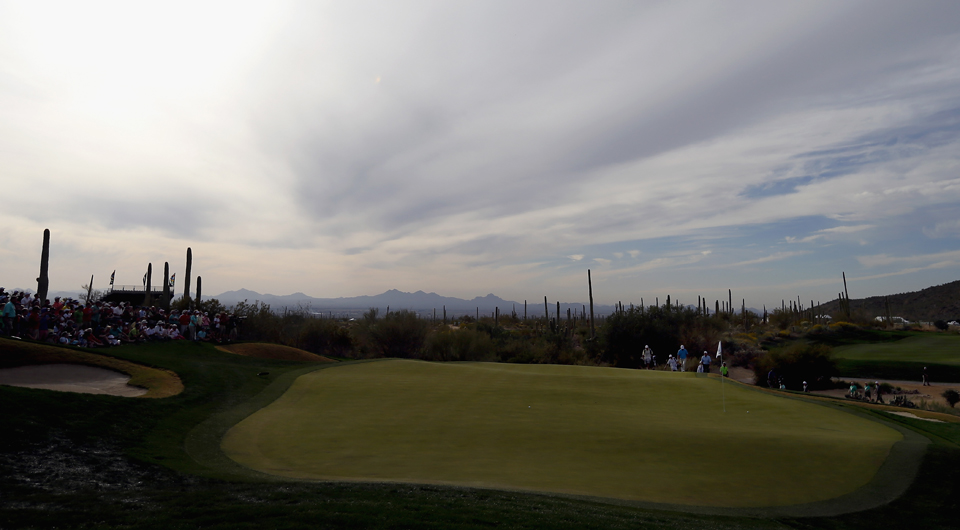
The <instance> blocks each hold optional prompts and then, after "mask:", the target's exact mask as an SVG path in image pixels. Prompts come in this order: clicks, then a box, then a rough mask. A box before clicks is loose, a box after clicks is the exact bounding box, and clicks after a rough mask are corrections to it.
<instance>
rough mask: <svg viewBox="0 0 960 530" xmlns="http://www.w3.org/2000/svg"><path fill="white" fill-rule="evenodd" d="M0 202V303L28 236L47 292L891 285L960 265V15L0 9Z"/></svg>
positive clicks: (785, 290) (606, 292)
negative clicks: (186, 285)
mask: <svg viewBox="0 0 960 530" xmlns="http://www.w3.org/2000/svg"><path fill="white" fill-rule="evenodd" d="M0 186H2V191H0V196H2V197H3V203H2V206H0V285H3V286H6V287H7V288H8V289H9V288H13V287H27V288H33V289H36V277H37V275H38V271H39V261H40V250H41V243H42V233H43V230H44V229H45V228H49V229H50V231H51V234H52V235H51V262H50V288H51V290H70V289H75V290H77V289H79V287H80V286H81V285H82V284H86V283H87V282H88V281H89V278H90V275H94V287H95V288H104V287H106V286H107V283H108V281H109V276H110V274H111V272H113V271H114V270H116V282H117V283H118V284H139V283H140V282H141V280H142V277H143V274H144V272H145V271H146V267H147V264H148V263H152V264H153V268H154V271H158V270H162V268H163V263H164V262H169V264H170V268H171V272H174V273H177V274H178V277H180V278H182V277H183V269H184V266H185V253H186V248H187V247H191V248H192V252H193V275H194V276H196V275H200V276H202V277H203V292H204V294H206V295H210V294H216V293H220V292H224V291H228V290H234V289H240V288H246V289H251V290H254V291H258V292H261V293H271V294H278V295H282V294H289V293H293V292H303V293H306V294H308V295H310V296H315V297H339V296H357V295H368V294H377V293H380V292H383V291H385V290H387V289H400V290H402V291H416V290H424V291H427V292H437V293H439V294H442V295H444V296H456V297H461V298H473V297H474V296H482V295H485V294H487V293H494V294H496V295H498V296H501V297H503V298H506V299H512V300H524V299H530V300H536V299H539V298H540V297H542V296H545V295H546V296H548V297H549V298H550V300H561V301H565V302H567V301H569V302H581V301H584V300H586V299H587V270H588V269H590V270H591V274H592V277H593V286H594V294H595V298H596V300H597V301H598V302H600V303H613V302H616V301H623V302H624V303H627V302H634V303H639V301H640V298H641V297H643V298H644V299H645V301H647V302H648V301H649V300H651V299H652V298H654V297H660V298H661V299H663V298H665V297H666V295H668V294H669V295H672V296H673V299H674V300H680V301H681V302H682V303H692V304H696V299H697V297H698V296H704V297H706V298H707V299H709V300H713V299H717V298H720V299H725V298H726V297H727V290H728V289H731V290H732V291H733V297H734V298H735V299H746V303H747V305H748V306H753V307H760V306H761V305H764V304H765V305H767V306H768V307H769V306H773V305H777V306H778V305H779V304H780V300H781V299H784V298H786V299H796V297H797V296H799V297H800V298H801V299H802V300H804V301H805V302H804V303H805V304H806V303H807V302H808V301H810V300H815V301H824V302H825V301H827V300H830V299H832V298H836V295H837V293H838V292H840V291H841V290H842V289H843V281H842V277H841V275H842V273H844V272H845V273H846V276H847V280H848V286H849V290H850V296H851V297H852V298H861V297H865V296H873V295H882V294H893V293H898V292H906V291H914V290H919V289H922V288H925V287H928V286H931V285H937V284H942V283H947V282H950V281H954V280H957V279H960V3H958V2H949V1H948V2H924V1H918V2H885V1H866V2H859V1H852V0H850V1H844V2H834V1H823V2H817V1H807V0H805V1H797V2H791V1H780V2H769V1H757V2H750V1H733V2H698V1H669V2H668V1H664V2H655V1H647V2H636V1H628V2H615V1H607V2H583V1H581V2H566V1H560V0H549V1H542V2H540V1H529V2H516V1H502V2H501V1H493V0H484V1H477V2H469V1H464V2H441V1H437V2H422V1H415V0H411V1H405V2H385V1H384V2H365V1H350V2H322V1H310V2H278V1H271V2H251V3H244V2H238V1H229V2H196V1H190V2H172V1H164V2H156V3H149V2H94V1H90V2H44V1H29V2H28V1H17V2H3V1H0ZM154 277H155V278H156V277H157V276H156V272H155V276H154ZM194 285H195V281H194ZM181 287H182V283H180V284H179V285H178V286H177V290H178V291H179V290H180V288H181ZM738 301H739V300H738ZM737 305H739V304H737Z"/></svg>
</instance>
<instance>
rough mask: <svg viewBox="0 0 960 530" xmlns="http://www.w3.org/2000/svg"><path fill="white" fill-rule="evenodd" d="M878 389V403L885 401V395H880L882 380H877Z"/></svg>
mask: <svg viewBox="0 0 960 530" xmlns="http://www.w3.org/2000/svg"><path fill="white" fill-rule="evenodd" d="M876 389H877V403H883V397H882V396H881V395H880V381H877V382H876Z"/></svg>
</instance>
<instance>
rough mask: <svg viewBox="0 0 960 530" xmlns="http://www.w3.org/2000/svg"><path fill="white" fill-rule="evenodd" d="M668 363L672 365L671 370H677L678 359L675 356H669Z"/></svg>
mask: <svg viewBox="0 0 960 530" xmlns="http://www.w3.org/2000/svg"><path fill="white" fill-rule="evenodd" d="M667 365H669V366H670V371H671V372H676V371H677V360H676V359H674V358H673V355H671V356H670V357H668V358H667Z"/></svg>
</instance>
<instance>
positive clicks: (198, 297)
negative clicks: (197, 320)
mask: <svg viewBox="0 0 960 530" xmlns="http://www.w3.org/2000/svg"><path fill="white" fill-rule="evenodd" d="M196 300H197V304H198V305H197V307H199V304H201V303H202V302H203V298H201V297H200V277H199V276H197V298H196Z"/></svg>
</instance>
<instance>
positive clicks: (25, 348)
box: [0, 339, 183, 398]
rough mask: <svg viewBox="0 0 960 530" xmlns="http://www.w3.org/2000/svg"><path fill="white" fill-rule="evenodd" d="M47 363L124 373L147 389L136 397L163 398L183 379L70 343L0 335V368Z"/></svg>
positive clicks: (172, 393) (178, 389) (178, 387)
mask: <svg viewBox="0 0 960 530" xmlns="http://www.w3.org/2000/svg"><path fill="white" fill-rule="evenodd" d="M50 364H68V365H74V366H76V365H83V366H92V367H98V368H105V369H107V370H112V371H114V372H120V373H121V374H126V375H128V376H130V379H129V381H127V382H125V384H127V385H132V386H134V387H140V388H143V389H146V392H145V393H143V394H142V395H140V396H138V397H145V398H165V397H170V396H175V395H177V394H179V393H180V392H183V382H182V381H180V377H178V376H177V374H175V373H173V372H171V371H169V370H163V369H160V368H152V367H149V366H144V365H142V364H137V363H133V362H130V361H125V360H123V359H117V358H116V357H110V356H108V355H98V354H96V353H91V352H88V351H85V350H80V349H75V348H72V347H59V346H52V345H47V344H38V343H34V342H21V341H17V340H11V339H0V368H17V367H24V366H35V365H50Z"/></svg>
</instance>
